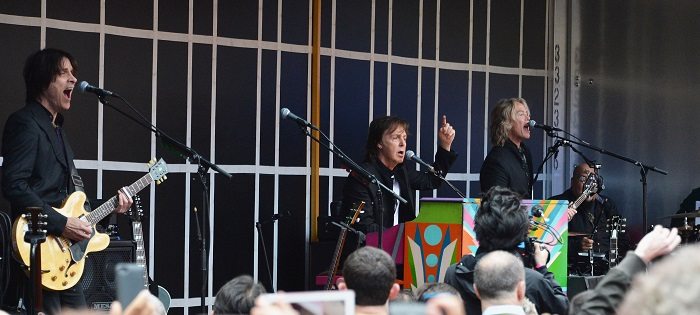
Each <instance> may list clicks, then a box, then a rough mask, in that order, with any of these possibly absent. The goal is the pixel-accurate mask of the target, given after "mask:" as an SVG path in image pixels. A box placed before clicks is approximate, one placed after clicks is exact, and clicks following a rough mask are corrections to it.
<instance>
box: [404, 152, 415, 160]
mask: <svg viewBox="0 0 700 315" xmlns="http://www.w3.org/2000/svg"><path fill="white" fill-rule="evenodd" d="M415 155H416V153H415V152H413V151H412V150H408V151H406V157H407V158H408V159H409V160H410V159H412V158H413V157H414V156H415Z"/></svg>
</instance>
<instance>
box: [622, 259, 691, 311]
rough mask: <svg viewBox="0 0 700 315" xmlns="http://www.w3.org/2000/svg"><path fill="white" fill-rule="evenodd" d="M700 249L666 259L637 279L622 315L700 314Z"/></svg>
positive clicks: (625, 300) (624, 305)
mask: <svg viewBox="0 0 700 315" xmlns="http://www.w3.org/2000/svg"><path fill="white" fill-rule="evenodd" d="M698 262H700V247H698V246H697V245H692V246H688V247H685V248H683V249H681V250H679V251H678V252H677V253H674V254H672V255H671V256H669V257H667V258H664V259H663V260H662V261H661V262H659V263H658V264H655V265H654V266H652V267H651V268H650V270H649V273H647V274H645V275H641V276H639V277H637V278H635V279H634V282H633V283H632V287H631V289H630V291H629V293H628V294H627V296H626V297H625V299H624V302H623V303H622V305H621V306H620V309H619V311H618V314H620V315H630V314H634V315H651V314H656V315H676V314H683V315H696V314H700V281H697V276H698V274H700V263H698Z"/></svg>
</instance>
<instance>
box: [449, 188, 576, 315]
mask: <svg viewBox="0 0 700 315" xmlns="http://www.w3.org/2000/svg"><path fill="white" fill-rule="evenodd" d="M474 232H475V234H476V239H477V241H478V242H479V248H478V249H477V252H476V255H475V256H474V255H467V256H464V257H462V260H461V261H460V262H459V263H458V264H456V265H452V266H450V267H449V268H448V269H447V272H446V274H445V282H446V283H448V284H450V285H452V286H453V287H455V288H456V289H457V290H458V291H459V292H460V294H461V295H462V299H463V300H464V302H465V308H466V310H467V314H469V315H476V314H481V304H480V302H479V298H478V297H477V295H476V292H475V290H474V287H473V284H474V269H475V266H476V264H477V262H478V261H479V260H480V259H481V258H482V257H483V256H484V255H486V254H487V253H489V252H492V251H495V250H502V251H507V252H510V253H513V254H517V255H520V251H519V250H518V245H520V244H522V243H523V242H525V241H526V240H527V237H528V232H529V219H528V214H527V213H526V211H525V209H524V208H523V207H521V205H520V196H519V195H518V194H517V193H515V192H513V191H512V190H510V189H507V188H503V187H499V186H495V187H493V188H491V189H489V191H488V192H486V194H485V195H484V197H483V198H482V200H481V205H480V206H479V210H478V212H477V213H476V217H475V218H474ZM533 247H534V251H533V252H531V253H527V254H526V256H534V261H535V264H534V269H531V268H526V269H525V296H526V297H527V298H528V299H529V300H530V301H531V302H532V303H534V304H535V306H536V307H537V311H538V312H548V313H554V314H564V313H566V310H567V308H568V299H567V298H566V295H565V294H564V291H563V290H562V288H561V286H560V285H559V284H558V283H557V282H556V281H555V280H554V275H553V274H552V273H551V272H549V271H548V270H547V264H546V262H547V257H548V252H547V251H544V250H542V247H540V245H539V244H537V243H534V246H533Z"/></svg>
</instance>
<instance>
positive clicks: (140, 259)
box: [131, 221, 148, 288]
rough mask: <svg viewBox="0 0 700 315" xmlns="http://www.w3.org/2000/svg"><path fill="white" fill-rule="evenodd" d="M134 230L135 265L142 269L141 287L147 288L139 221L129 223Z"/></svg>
mask: <svg viewBox="0 0 700 315" xmlns="http://www.w3.org/2000/svg"><path fill="white" fill-rule="evenodd" d="M131 227H132V228H133V230H134V241H135V242H136V264H137V265H139V266H141V267H143V285H144V287H146V288H148V271H147V270H146V249H145V247H144V245H143V230H142V228H141V221H133V222H131Z"/></svg>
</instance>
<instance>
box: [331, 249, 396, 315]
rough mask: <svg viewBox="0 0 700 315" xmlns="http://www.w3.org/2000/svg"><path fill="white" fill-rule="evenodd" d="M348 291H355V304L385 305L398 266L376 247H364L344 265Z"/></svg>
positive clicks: (354, 253)
mask: <svg viewBox="0 0 700 315" xmlns="http://www.w3.org/2000/svg"><path fill="white" fill-rule="evenodd" d="M343 278H345V284H346V285H347V287H348V289H352V290H355V304H356V305H361V306H372V305H384V304H385V303H386V301H387V299H388V298H389V291H390V290H391V287H392V286H393V285H394V280H395V279H396V265H395V264H394V261H393V260H392V259H391V256H389V254H387V253H385V252H384V251H383V250H381V249H378V248H376V247H370V246H366V247H362V248H360V249H358V250H356V251H354V252H352V254H350V256H348V258H347V259H346V260H345V264H344V265H343Z"/></svg>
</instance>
